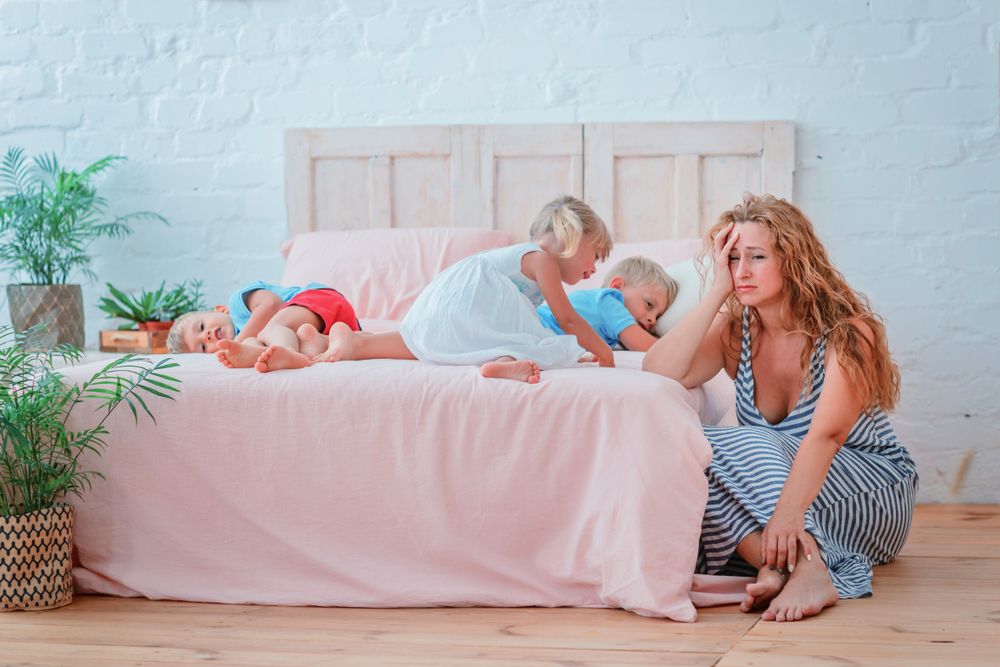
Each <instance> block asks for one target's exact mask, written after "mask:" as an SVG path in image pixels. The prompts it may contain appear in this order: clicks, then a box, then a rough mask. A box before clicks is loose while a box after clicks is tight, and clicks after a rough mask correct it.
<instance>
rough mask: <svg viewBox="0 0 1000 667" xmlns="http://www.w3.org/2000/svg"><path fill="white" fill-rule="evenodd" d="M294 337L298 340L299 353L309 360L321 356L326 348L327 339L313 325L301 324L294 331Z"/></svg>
mask: <svg viewBox="0 0 1000 667" xmlns="http://www.w3.org/2000/svg"><path fill="white" fill-rule="evenodd" d="M295 335H296V336H297V337H298V339H299V352H301V353H302V354H304V355H306V356H307V357H309V358H310V359H312V358H313V357H315V356H316V355H317V354H322V353H323V352H325V351H326V348H327V338H326V336H324V335H323V334H321V333H320V332H319V329H317V328H316V327H314V326H313V325H311V324H309V323H308V322H307V323H306V324H303V325H302V326H300V327H299V328H298V329H296V330H295Z"/></svg>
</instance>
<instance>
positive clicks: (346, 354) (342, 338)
mask: <svg viewBox="0 0 1000 667" xmlns="http://www.w3.org/2000/svg"><path fill="white" fill-rule="evenodd" d="M354 342H355V341H354V332H353V331H351V327H349V326H347V325H346V324H344V323H343V322H335V323H334V325H333V326H332V327H330V344H329V347H327V349H326V351H325V352H322V353H320V354H317V355H316V356H314V357H313V358H312V360H313V361H314V362H322V361H349V360H351V359H353V358H354Z"/></svg>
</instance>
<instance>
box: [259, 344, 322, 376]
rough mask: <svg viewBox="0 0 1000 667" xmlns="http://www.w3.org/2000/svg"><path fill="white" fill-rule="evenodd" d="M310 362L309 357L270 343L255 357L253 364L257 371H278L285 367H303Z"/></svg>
mask: <svg viewBox="0 0 1000 667" xmlns="http://www.w3.org/2000/svg"><path fill="white" fill-rule="evenodd" d="M309 363H310V360H309V357H307V356H306V355H304V354H302V353H301V352H296V351H295V350H289V349H288V348H287V347H279V346H277V345H272V346H270V347H269V348H267V349H266V350H264V351H263V352H261V353H260V356H258V357H257V362H256V363H255V364H254V365H253V367H254V368H256V369H257V371H258V372H259V373H267V372H268V371H280V370H284V369H286V368H305V367H306V366H308V365H309Z"/></svg>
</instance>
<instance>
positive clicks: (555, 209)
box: [528, 195, 612, 262]
mask: <svg viewBox="0 0 1000 667" xmlns="http://www.w3.org/2000/svg"><path fill="white" fill-rule="evenodd" d="M549 232H552V233H553V234H554V235H555V237H556V238H557V239H559V241H560V242H561V243H562V245H563V251H562V254H561V255H560V257H572V256H573V255H575V254H576V251H577V250H578V249H579V248H580V242H581V241H582V240H583V237H584V236H586V235H587V234H590V235H591V237H592V238H593V240H594V248H595V249H596V250H597V254H598V255H599V256H600V258H601V261H602V262H603V261H604V260H606V259H607V258H608V254H610V253H611V245H612V241H611V234H609V233H608V228H607V227H605V226H604V221H603V220H601V216H599V215H597V214H596V213H594V209H592V208H590V206H588V205H587V204H586V203H585V202H583V201H581V200H579V199H577V198H576V197H571V196H570V195H563V196H562V197H558V198H557V199H553V200H552V201H550V202H549V203H548V204H546V205H545V206H544V207H542V210H541V211H540V212H539V213H538V217H536V218H535V221H534V222H533V223H531V229H530V230H529V232H528V233H529V234H530V235H531V240H533V241H535V240H537V239H539V238H541V237H542V236H545V235H546V234H547V233H549Z"/></svg>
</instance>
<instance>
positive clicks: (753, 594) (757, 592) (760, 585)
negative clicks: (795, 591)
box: [740, 565, 788, 612]
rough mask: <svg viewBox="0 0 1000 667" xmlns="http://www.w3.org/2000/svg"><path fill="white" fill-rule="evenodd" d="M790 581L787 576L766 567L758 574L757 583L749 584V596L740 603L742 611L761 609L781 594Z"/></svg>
mask: <svg viewBox="0 0 1000 667" xmlns="http://www.w3.org/2000/svg"><path fill="white" fill-rule="evenodd" d="M787 581H788V577H787V576H786V575H783V574H780V573H779V572H778V571H777V570H774V569H772V568H771V567H770V566H768V565H765V566H764V567H762V568H760V570H758V572H757V581H755V582H753V583H752V584H747V595H746V597H745V598H743V602H741V603H740V611H742V612H750V611H754V610H756V609H760V608H761V607H763V606H764V605H766V604H767V603H768V602H770V601H771V600H773V599H774V596H775V595H777V594H778V593H780V592H781V589H782V588H784V587H785V582H787Z"/></svg>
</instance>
